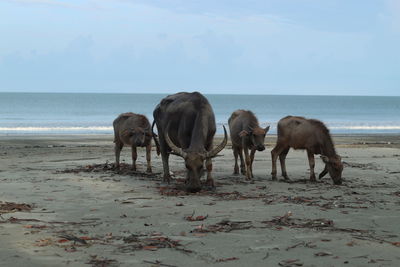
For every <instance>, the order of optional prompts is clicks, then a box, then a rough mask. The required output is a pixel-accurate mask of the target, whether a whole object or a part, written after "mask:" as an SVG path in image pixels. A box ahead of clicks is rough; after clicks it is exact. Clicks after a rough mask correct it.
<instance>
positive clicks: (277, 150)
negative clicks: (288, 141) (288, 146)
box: [271, 143, 285, 181]
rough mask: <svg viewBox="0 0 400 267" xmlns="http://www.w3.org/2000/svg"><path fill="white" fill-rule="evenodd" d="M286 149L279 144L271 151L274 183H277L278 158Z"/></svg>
mask: <svg viewBox="0 0 400 267" xmlns="http://www.w3.org/2000/svg"><path fill="white" fill-rule="evenodd" d="M284 149H285V147H284V146H282V145H281V144H279V143H277V144H276V146H275V147H274V149H272V150H271V161H272V170H271V175H272V180H273V181H276V161H277V159H278V156H279V155H280V154H281V153H282V151H283V150H284Z"/></svg>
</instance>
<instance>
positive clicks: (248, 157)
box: [243, 147, 252, 180]
mask: <svg viewBox="0 0 400 267" xmlns="http://www.w3.org/2000/svg"><path fill="white" fill-rule="evenodd" d="M243 152H244V158H245V160H246V180H251V176H252V174H251V170H250V156H249V149H248V148H247V147H243Z"/></svg>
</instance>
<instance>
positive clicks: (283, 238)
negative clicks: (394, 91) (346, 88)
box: [0, 135, 400, 266]
mask: <svg viewBox="0 0 400 267" xmlns="http://www.w3.org/2000/svg"><path fill="white" fill-rule="evenodd" d="M275 138H276V137H274V136H271V137H268V138H267V140H266V143H267V149H266V150H265V151H263V152H257V153H256V158H255V162H254V167H253V169H254V175H255V178H254V181H253V182H248V181H245V178H244V176H243V175H236V176H235V175H232V172H233V155H232V150H231V149H230V148H229V147H227V148H226V149H224V150H223V151H222V153H221V154H223V157H217V158H215V160H214V171H213V173H214V179H215V182H216V189H215V190H214V191H212V190H207V188H204V190H202V191H201V192H199V193H196V194H187V193H185V192H184V191H182V190H180V188H181V187H182V184H183V178H184V175H185V169H184V165H183V160H182V159H180V158H178V157H176V156H171V158H170V166H171V171H172V172H173V174H174V175H173V177H174V178H175V179H174V181H173V182H172V183H171V184H170V185H166V184H163V183H162V179H161V175H162V174H161V172H162V163H161V157H159V156H156V154H155V151H153V154H152V159H153V172H154V174H152V175H147V174H146V173H145V170H146V167H145V163H146V160H145V151H144V149H140V150H139V158H138V172H132V171H130V169H129V164H130V163H131V160H130V149H129V148H124V149H123V151H122V154H121V159H123V160H125V163H126V164H127V165H124V166H125V168H123V169H122V170H121V171H120V172H117V171H116V170H113V166H112V163H113V162H114V152H113V143H112V140H113V138H112V136H111V135H79V136H73V135H70V136H0V183H1V187H0V188H1V189H0V259H1V264H0V265H1V266H205V265H211V266H366V265H368V266H398V265H399V263H400V226H399V225H400V149H399V148H400V137H399V136H397V135H386V136H383V135H368V136H361V135H353V136H350V135H347V136H346V135H341V136H334V141H335V143H336V144H337V150H338V153H339V154H340V155H341V156H342V158H343V161H344V162H345V163H344V164H345V169H344V172H343V177H344V179H345V181H344V183H343V185H342V186H335V185H332V181H331V179H330V178H329V176H327V177H326V178H324V179H323V180H322V181H320V182H318V183H310V182H309V181H308V177H309V170H308V162H307V156H306V153H305V152H304V151H293V150H291V151H290V152H289V154H288V157H287V169H288V175H289V177H290V178H291V179H292V183H287V182H283V181H278V182H273V181H271V176H270V172H271V161H270V160H271V156H270V151H271V149H272V146H273V144H274V141H275ZM217 142H218V140H217V141H216V143H217ZM322 169H323V164H322V161H321V160H320V159H317V160H316V173H319V172H320V171H322ZM278 175H280V166H279V163H278ZM17 204H21V205H17ZM22 204H26V205H22Z"/></svg>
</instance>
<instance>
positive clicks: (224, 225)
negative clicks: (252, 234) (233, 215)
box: [190, 220, 254, 233]
mask: <svg viewBox="0 0 400 267" xmlns="http://www.w3.org/2000/svg"><path fill="white" fill-rule="evenodd" d="M253 227H254V226H253V224H252V222H251V221H230V220H222V221H220V222H219V223H216V224H210V225H207V226H204V225H200V226H197V227H196V228H195V229H193V230H192V231H190V232H191V233H216V232H225V233H228V232H231V231H235V230H245V229H250V228H253Z"/></svg>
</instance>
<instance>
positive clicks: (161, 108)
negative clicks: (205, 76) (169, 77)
mask: <svg viewBox="0 0 400 267" xmlns="http://www.w3.org/2000/svg"><path fill="white" fill-rule="evenodd" d="M153 116H154V121H155V124H156V125H157V130H158V135H159V145H160V151H161V157H162V161H163V167H164V181H165V182H169V181H170V179H171V177H170V172H169V165H168V159H169V153H172V154H176V155H178V156H181V157H182V158H184V160H185V166H186V169H187V179H186V189H187V190H188V191H190V192H197V191H199V190H200V189H201V183H200V177H201V176H202V174H203V169H204V162H205V165H206V168H207V184H208V185H210V186H214V181H213V179H212V177H211V170H212V163H211V158H213V157H215V156H216V155H217V154H218V153H219V152H220V151H221V150H222V149H223V148H224V147H225V145H226V142H227V139H228V138H227V133H226V129H225V127H224V134H225V137H224V140H223V141H222V143H221V144H220V145H218V146H217V147H216V148H214V149H213V138H214V134H215V131H216V125H215V117H214V112H213V110H212V108H211V105H210V104H209V103H208V100H207V99H206V98H205V97H204V96H203V95H202V94H200V93H198V92H193V93H186V92H182V93H177V94H174V95H169V96H167V97H165V98H164V99H162V100H161V102H160V104H158V105H157V107H156V108H155V110H154V112H153ZM153 126H154V123H153ZM153 134H154V133H153ZM155 139H156V138H155ZM156 144H157V142H156Z"/></svg>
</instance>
